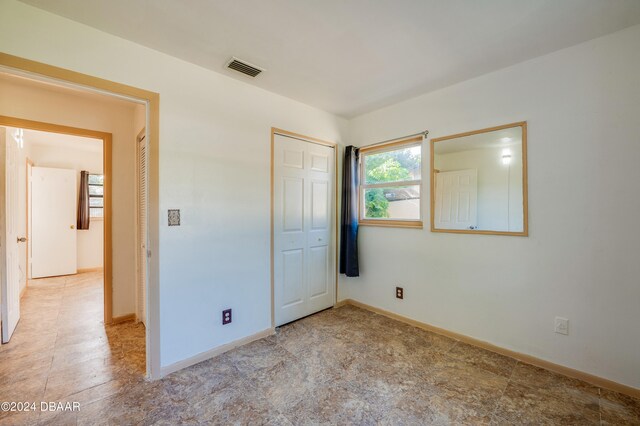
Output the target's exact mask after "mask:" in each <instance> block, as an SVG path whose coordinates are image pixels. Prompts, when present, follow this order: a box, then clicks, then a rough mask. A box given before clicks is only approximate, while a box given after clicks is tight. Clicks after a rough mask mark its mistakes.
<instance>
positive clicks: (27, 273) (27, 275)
mask: <svg viewBox="0 0 640 426" xmlns="http://www.w3.org/2000/svg"><path fill="white" fill-rule="evenodd" d="M29 166H31V167H32V168H33V161H32V160H31V159H30V158H29V157H27V158H26V161H25V173H26V180H27V185H26V188H25V195H26V197H25V198H26V199H25V201H26V203H27V205H26V212H27V218H26V222H25V231H24V233H25V235H24V236H25V237H26V238H27V241H25V249H26V251H27V256H26V259H27V260H26V262H27V270H26V271H25V272H24V275H25V283H24V289H23V292H24V291H26V290H27V287H28V286H29V278H30V277H31V263H30V262H29V260H30V259H29V245H30V244H31V241H30V238H29V218H30V217H31V214H30V213H31V211H30V209H31V199H30V198H29V197H30V196H31V188H29V184H30V183H31V176H30V175H29ZM23 295H24V294H21V295H20V297H22V296H23Z"/></svg>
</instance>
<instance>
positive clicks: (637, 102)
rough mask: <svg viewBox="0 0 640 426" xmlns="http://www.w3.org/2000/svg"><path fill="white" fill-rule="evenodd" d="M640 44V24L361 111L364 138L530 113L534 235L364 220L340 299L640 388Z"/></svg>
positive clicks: (461, 128)
mask: <svg viewBox="0 0 640 426" xmlns="http://www.w3.org/2000/svg"><path fill="white" fill-rule="evenodd" d="M639 46H640V26H635V27H632V28H629V29H626V30H624V31H621V32H618V33H615V34H612V35H609V36H606V37H602V38H599V39H596V40H593V41H590V42H588V43H584V44H581V45H578V46H575V47H571V48H568V49H565V50H562V51H559V52H556V53H553V54H550V55H547V56H543V57H540V58H537V59H533V60H530V61H528V62H524V63H521V64H519V65H515V66H512V67H509V68H506V69H503V70H501V71H498V72H494V73H491V74H487V75H485V76H482V77H479V78H475V79H473V80H469V81H467V82H464V83H461V84H457V85H455V86H452V87H449V88H446V89H443V90H439V91H436V92H433V93H430V94H427V95H423V96H420V97H417V98H415V99H412V100H409V101H406V102H402V103H399V104H396V105H393V106H391V107H388V108H385V109H381V110H378V111H375V112H372V113H370V114H366V115H363V116H360V117H357V118H355V119H354V120H352V121H351V127H350V132H351V136H350V141H352V142H355V143H356V144H366V143H371V142H373V141H377V140H384V139H387V138H392V137H397V136H402V135H406V134H410V133H414V132H416V131H421V130H423V129H425V128H426V129H429V130H430V132H431V133H430V135H429V136H430V137H434V138H436V137H440V136H445V135H451V134H456V133H460V132H465V131H470V130H476V129H482V128H486V127H490V126H495V125H500V124H507V123H512V122H517V121H521V120H527V121H528V126H529V127H528V130H529V140H528V152H529V215H530V236H529V237H528V238H523V237H503V236H482V235H456V234H436V233H431V232H429V229H428V226H427V227H425V229H423V230H415V229H393V228H374V227H366V228H365V227H363V228H361V229H360V240H359V247H360V255H361V266H362V269H361V274H362V276H361V277H360V278H355V279H347V278H344V277H341V281H340V290H341V297H342V298H353V299H356V300H359V301H361V302H364V303H367V304H371V305H374V306H377V307H380V308H384V309H387V310H390V311H393V312H396V313H399V314H401V315H405V316H408V317H410V318H414V319H417V320H420V321H423V322H426V323H429V324H432V325H435V326H438V327H442V328H445V329H448V330H452V331H455V332H458V333H462V334H465V335H468V336H472V337H475V338H477V339H481V340H485V341H488V342H491V343H493V344H495V345H498V346H502V347H505V348H508V349H511V350H515V351H518V352H523V353H527V354H530V355H533V356H536V357H539V358H543V359H546V360H549V361H552V362H555V363H558V364H562V365H566V366H569V367H572V368H575V369H578V370H582V371H586V372H589V373H592V374H595V375H598V376H602V377H605V378H608V379H611V380H615V381H617V382H620V383H624V384H627V385H630V386H635V387H637V388H640V358H639V356H638V354H640V327H638V324H639V322H640V285H639V281H638V280H639V277H640V262H638V259H640V227H638V226H637V222H638V220H637V219H638V211H640V197H639V196H638V182H640V167H638V165H639V164H640V120H638V117H640V73H639V72H638V70H640V48H639ZM426 146H428V145H427V143H425V147H426ZM423 152H424V157H423V166H424V169H423V171H424V173H423V176H428V173H427V171H428V164H429V150H428V149H425V150H424V151H423ZM423 188H424V198H423V200H422V203H423V208H424V209H428V205H429V204H428V200H429V185H428V181H427V180H425V185H424V186H423ZM425 211H428V210H425ZM428 218H429V215H428V214H426V215H425V219H428ZM425 223H428V222H425ZM396 285H400V286H403V287H404V288H405V295H404V296H405V298H404V300H403V301H400V300H397V299H395V298H394V287H395V286H396ZM556 315H557V316H563V317H566V318H569V320H570V331H569V335H568V336H563V335H560V334H555V333H554V332H553V326H554V317H555V316H556Z"/></svg>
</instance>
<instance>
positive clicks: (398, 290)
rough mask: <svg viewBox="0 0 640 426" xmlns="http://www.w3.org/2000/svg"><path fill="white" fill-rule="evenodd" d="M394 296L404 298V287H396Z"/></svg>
mask: <svg viewBox="0 0 640 426" xmlns="http://www.w3.org/2000/svg"><path fill="white" fill-rule="evenodd" d="M396 298H397V299H404V289H403V288H402V287H396Z"/></svg>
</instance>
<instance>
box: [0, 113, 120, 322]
mask: <svg viewBox="0 0 640 426" xmlns="http://www.w3.org/2000/svg"><path fill="white" fill-rule="evenodd" d="M0 126H8V127H17V128H19V129H29V130H38V131H41V132H48V133H58V134H61V135H71V136H82V137H85V138H92V139H100V140H102V168H103V170H102V172H103V174H104V198H103V199H104V218H103V221H102V227H103V231H102V232H103V235H104V241H103V246H104V249H103V267H104V279H103V291H104V297H103V299H104V323H105V324H111V323H112V322H113V267H112V266H113V262H112V257H111V250H112V229H111V206H112V204H111V202H112V194H111V176H112V175H111V142H112V140H113V136H112V134H111V133H106V132H100V131H97V130H89V129H81V128H78V127H69V126H61V125H59V124H53V123H45V122H43V121H33V120H25V119H23V118H16V117H7V116H4V115H0ZM29 162H30V160H29V159H27V164H28V163H29ZM31 164H32V165H33V162H31ZM27 182H29V177H28V176H27ZM28 196H29V188H28V184H27V206H28V205H29V197H28ZM28 226H29V208H28V207H27V227H28ZM27 234H28V228H27ZM28 244H29V242H28V241H27V263H28V262H29V251H28V250H29V246H28ZM28 268H29V265H28V264H27V269H28ZM27 276H28V274H27ZM27 281H28V280H27Z"/></svg>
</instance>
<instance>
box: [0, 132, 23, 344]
mask: <svg viewBox="0 0 640 426" xmlns="http://www.w3.org/2000/svg"><path fill="white" fill-rule="evenodd" d="M0 164H1V165H3V166H4V167H3V169H4V170H2V172H0V227H2V230H1V231H0V234H1V238H0V259H1V261H2V271H0V274H1V281H0V285H1V287H2V343H6V342H8V341H9V339H11V335H12V334H13V331H14V330H15V328H16V325H17V324H18V321H19V320H20V275H19V268H20V255H19V251H18V250H19V248H20V246H19V241H18V238H19V235H18V217H17V216H18V211H19V210H18V176H19V166H18V146H17V144H16V143H15V141H14V140H12V139H11V138H9V137H8V136H7V130H6V129H5V128H3V127H0Z"/></svg>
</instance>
